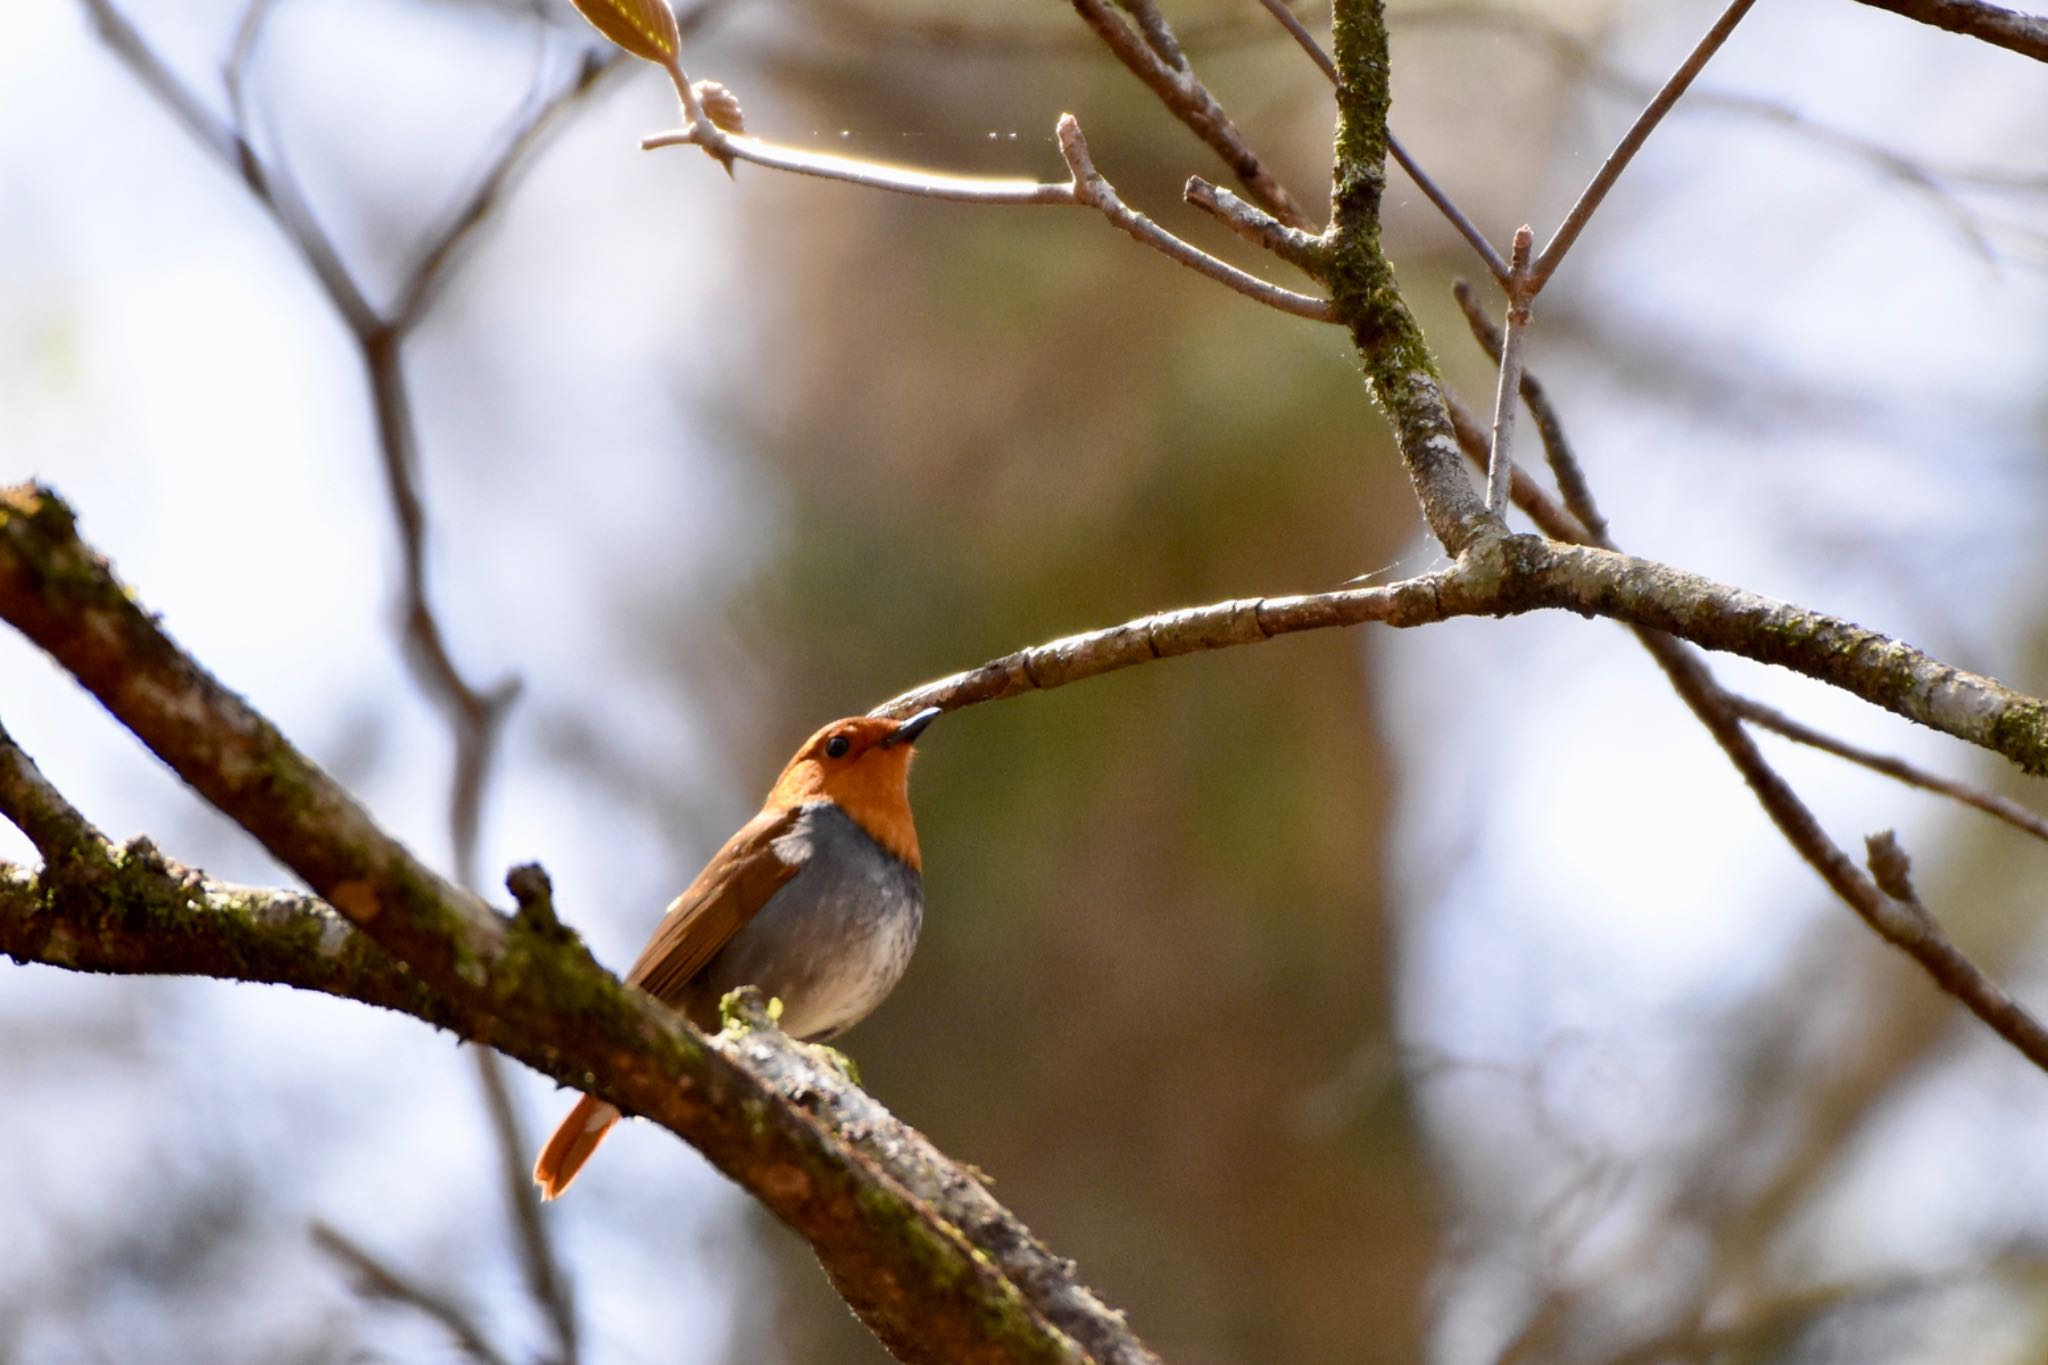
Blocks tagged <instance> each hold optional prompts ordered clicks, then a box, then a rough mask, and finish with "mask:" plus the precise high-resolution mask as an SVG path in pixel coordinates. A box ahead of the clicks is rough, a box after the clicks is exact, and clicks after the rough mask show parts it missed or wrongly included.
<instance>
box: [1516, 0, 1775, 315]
mask: <svg viewBox="0 0 2048 1365" xmlns="http://www.w3.org/2000/svg"><path fill="white" fill-rule="evenodd" d="M1755 3H1756V0H1734V3H1732V4H1730V5H1729V6H1728V8H1727V9H1726V10H1724V11H1722V13H1721V17H1720V18H1719V19H1717V20H1715V21H1714V26H1713V27H1712V28H1710V29H1708V30H1707V34H1706V36H1705V37H1704V38H1701V39H1700V41H1699V43H1698V44H1697V45H1695V46H1694V48H1693V50H1692V52H1691V54H1690V55H1688V56H1687V57H1686V59H1685V60H1684V61H1683V62H1681V63H1679V66H1678V69H1677V70H1676V71H1674V72H1672V73H1671V77H1670V79H1668V80H1666V81H1665V82H1664V85H1663V88H1662V89H1660V90H1659V91H1658V92H1657V93H1656V95H1655V96H1653V97H1652V98H1651V100H1650V102H1649V104H1648V105H1647V106H1645V107H1644V109H1643V112H1642V113H1640V114H1638V115H1637V116H1636V121H1635V123H1634V124H1633V125H1632V126H1631V127H1630V128H1629V130H1628V132H1627V133H1626V134H1625V135H1623V137H1622V139H1621V141H1620V142H1618V143H1616V144H1615V147H1614V150H1613V151H1612V152H1610V153H1608V155H1607V160H1605V161H1604V162H1602V163H1601V165H1600V169H1599V170H1598V171H1597V172H1595V173H1594V175H1593V179H1592V181H1591V182H1590V183H1589V184H1587V186H1586V188H1585V191H1584V192H1583V193H1581V194H1580V195H1579V200H1578V202H1577V203H1575V204H1573V205H1572V208H1571V212H1570V213H1567V214H1566V215H1565V217H1564V222H1562V223H1561V224H1559V225H1558V229H1557V235H1555V236H1554V237H1552V238H1551V239H1550V241H1549V242H1548V243H1547V244H1546V245H1545V246H1544V248H1543V251H1542V254H1541V255H1539V256H1537V258H1536V263H1535V265H1534V266H1533V267H1532V269H1531V272H1530V273H1531V282H1532V284H1533V286H1534V287H1533V290H1532V292H1541V290H1542V288H1543V286H1544V285H1545V284H1546V283H1548V282H1549V280H1550V277H1551V275H1552V274H1554V273H1555V272H1556V270H1557V267H1558V266H1559V265H1561V264H1563V262H1564V258H1565V253H1566V252H1568V251H1570V250H1571V249H1572V243H1574V242H1576V241H1578V239H1579V234H1580V233H1581V232H1583V231H1585V228H1586V224H1587V223H1589V222H1591V221H1592V220H1593V214H1594V212H1595V211H1597V210H1598V209H1599V207H1600V204H1601V201H1602V200H1604V199H1605V198H1606V197H1607V192H1608V191H1609V190H1611V189H1613V188H1614V182H1615V181H1617V180H1619V179H1620V178H1621V173H1622V172H1623V171H1624V170H1627V169H1628V163H1629V162H1630V161H1632V160H1634V159H1635V154H1636V153H1637V152H1638V151H1640V150H1642V146H1643V143H1644V142H1646V141H1648V139H1649V136H1650V134H1651V133H1652V132H1653V131H1654V130H1655V129H1656V127H1657V125H1658V124H1659V123H1660V122H1662V121H1663V119H1664V115H1665V114H1667V113H1669V112H1670V111H1671V106H1672V105H1674V104H1676V103H1678V99H1679V96H1681V95H1683V94H1684V93H1685V91H1686V87H1687V86H1689V85H1691V84H1692V82H1693V78H1694V77H1696V76H1698V75H1699V74H1700V71H1701V70H1702V69H1704V68H1705V66H1706V64H1707V62H1708V61H1709V60H1710V59H1711V58H1712V57H1713V55H1714V54H1715V53H1716V52H1718V51H1720V50H1721V45H1722V44H1723V43H1725V42H1726V41H1727V40H1728V35H1729V34H1731V33H1733V32H1734V31H1735V26H1736V25H1737V24H1739V23H1741V22H1742V18H1743V16H1744V15H1746V14H1748V13H1749V11H1750V7H1751V6H1752V5H1754V4H1755Z"/></svg>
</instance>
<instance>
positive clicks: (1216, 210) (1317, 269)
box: [1181, 175, 1326, 279]
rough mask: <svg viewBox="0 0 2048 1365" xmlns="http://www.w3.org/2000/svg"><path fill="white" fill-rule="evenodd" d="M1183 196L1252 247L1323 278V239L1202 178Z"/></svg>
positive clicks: (1193, 178) (1196, 177) (1191, 178)
mask: <svg viewBox="0 0 2048 1365" xmlns="http://www.w3.org/2000/svg"><path fill="white" fill-rule="evenodd" d="M1181 197H1182V198H1183V199H1185V200H1187V202H1188V203H1190V204H1193V205H1194V206H1195V207H1196V208H1198V209H1200V210H1202V211H1203V212H1204V213H1207V214H1209V215H1210V216H1211V217H1213V218H1215V219H1216V221H1217V222H1219V223H1221V224H1223V226H1225V227H1227V228H1229V229H1230V230H1231V231H1232V232H1234V233H1236V234H1237V235H1238V236H1240V237H1242V238H1244V239H1245V240H1246V241H1247V242H1250V243H1251V244H1252V245H1254V246H1260V247H1264V248H1265V249H1266V250H1268V251H1270V252H1272V253H1273V254H1274V255H1275V256H1278V257H1279V258H1280V259H1281V260H1283V261H1285V262H1287V263H1288V264H1289V265H1291V266H1294V267H1296V268H1297V269H1299V270H1301V271H1303V272H1305V273H1306V274H1308V275H1309V276H1311V277H1313V278H1315V279H1321V278H1322V276H1323V270H1324V266H1325V264H1326V255H1325V252H1324V250H1323V239H1322V238H1320V237H1317V236H1315V235H1314V234H1313V233H1308V232H1304V231H1302V230H1301V229H1300V228H1295V227H1289V226H1287V224H1285V223H1283V222H1281V221H1280V220H1279V219H1278V218H1275V217H1274V216H1273V215H1272V214H1270V213H1268V212H1266V211H1265V210H1264V209H1262V208H1260V207H1259V206H1258V205H1257V204H1253V203H1250V202H1249V201H1247V200H1244V199H1240V198H1238V197H1237V196H1236V195H1234V194H1232V193H1231V192H1230V191H1229V190H1226V189H1224V188H1222V187H1221V186H1219V185H1212V184H1210V183H1209V182H1208V181H1206V180H1204V179H1202V177H1201V176H1199V175H1191V176H1189V177H1188V183H1187V186H1186V187H1185V188H1184V189H1183V190H1182V191H1181Z"/></svg>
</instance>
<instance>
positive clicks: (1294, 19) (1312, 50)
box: [1259, 0, 1337, 85]
mask: <svg viewBox="0 0 2048 1365" xmlns="http://www.w3.org/2000/svg"><path fill="white" fill-rule="evenodd" d="M1259 3H1260V4H1262V5H1264V6H1265V7H1266V13H1268V14H1270V15H1272V16H1273V17H1274V18H1275V19H1277V20H1279V21H1280V27H1281V28H1283V29H1285V30H1287V36H1288V37H1290V38H1292V39H1294V45H1295V46H1296V47H1299V48H1300V49H1301V50H1302V51H1303V52H1306V53H1307V54H1308V59H1309V60H1310V61H1312V62H1314V63H1315V64H1316V67H1317V69H1318V70H1320V71H1321V72H1322V73H1323V75H1324V76H1326V77H1328V78H1329V81H1330V84H1332V85H1335V84H1336V83H1337V64H1336V63H1335V62H1333V61H1331V60H1330V54H1329V53H1327V52H1325V51H1323V45H1322V44H1321V43H1319V42H1317V41H1316V36H1315V35H1314V34H1313V33H1310V32H1309V31H1308V25H1306V24H1304V23H1302V22H1301V17H1300V16H1299V15H1297V14H1296V13H1295V12H1294V11H1293V10H1291V9H1289V8H1288V7H1287V0H1259Z"/></svg>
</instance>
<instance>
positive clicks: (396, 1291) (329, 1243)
mask: <svg viewBox="0 0 2048 1365" xmlns="http://www.w3.org/2000/svg"><path fill="white" fill-rule="evenodd" d="M311 1232H312V1237H313V1245H315V1246H317V1247H319V1248H320V1250H322V1251H324V1252H326V1253H327V1254H328V1255H329V1256H331V1257H333V1258H334V1259H335V1260H336V1261H338V1262H340V1263H341V1264H342V1265H343V1266H344V1267H346V1268H347V1270H348V1271H349V1273H350V1274H352V1275H354V1276H355V1278H356V1283H357V1284H358V1286H359V1287H360V1288H361V1290H362V1292H363V1293H365V1294H367V1295H370V1296H372V1297H374V1298H379V1299H388V1300H390V1301H391V1302H392V1303H402V1304H405V1305H406V1306H407V1307H410V1308H417V1309H418V1310H419V1311H420V1312H422V1313H424V1314H426V1315H427V1316H428V1317H430V1318H432V1319H433V1320H434V1321H435V1322H438V1323H440V1324H441V1326H442V1327H444V1328H446V1329H447V1331H448V1335H449V1336H451V1337H453V1338H455V1344H456V1345H457V1346H459V1347H461V1348H462V1351H463V1353H464V1354H465V1355H467V1356H468V1357H469V1358H470V1359H472V1360H475V1361H480V1362H481V1363H482V1365H511V1362H510V1361H509V1360H507V1359H506V1358H505V1357H504V1356H501V1355H499V1354H498V1352H497V1351H496V1350H495V1349H493V1347H492V1346H491V1343H490V1342H489V1341H488V1340H487V1339H486V1338H485V1337H484V1334H483V1333H482V1332H480V1331H478V1330H477V1326H476V1323H474V1322H473V1321H471V1320H470V1316H469V1313H468V1311H467V1310H466V1309H464V1308H463V1307H462V1306H461V1305H460V1304H458V1303H456V1302H455V1301H454V1300H453V1299H451V1298H449V1297H447V1296H446V1295H444V1294H437V1293H435V1292H434V1291H433V1290H431V1289H428V1288H427V1287H426V1286H425V1285H422V1284H419V1283H417V1282H416V1281H414V1280H413V1279H412V1278H411V1277H409V1276H406V1275H402V1274H400V1273H399V1272H398V1271H396V1270H394V1269H392V1268H391V1267H390V1266H388V1265H386V1264H385V1263H384V1262H382V1261H380V1260H378V1259H377V1258H376V1257H375V1256H372V1255H371V1254H370V1253H369V1252H368V1251H365V1250H364V1249H363V1248H362V1247H361V1246H359V1245H357V1244H356V1243H355V1242H354V1241H352V1240H351V1239H350V1238H348V1237H345V1236H343V1235H342V1234H341V1232H340V1231H339V1230H337V1229H336V1228H334V1227H333V1226H332V1225H330V1224H328V1223H323V1222H315V1223H314V1224H313V1226H312V1229H311Z"/></svg>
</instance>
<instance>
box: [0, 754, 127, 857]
mask: <svg viewBox="0 0 2048 1365" xmlns="http://www.w3.org/2000/svg"><path fill="white" fill-rule="evenodd" d="M0 816H5V817H6V818H7V819H8V820H9V821H10V822H11V823H12V824H13V825H14V827H15V828H16V829H19V830H20V831H21V832H22V833H23V834H25V835H27V836H28V841H29V842H30V843H31V844H34V845H35V848H36V852H38V853H40V854H42V855H43V862H44V863H45V864H49V865H55V864H60V863H68V862H75V861H77V860H79V859H80V858H81V857H83V858H85V859H88V860H90V861H94V862H98V861H101V860H103V859H104V857H105V854H106V852H107V842H106V837H105V836H104V835H102V834H101V833H100V832H99V831H98V830H97V829H95V828H93V827H92V826H91V825H90V824H88V823H87V821H86V818H85V817H84V816H83V815H81V814H79V812H78V809H77V807H75V806H73V805H72V804H71V803H70V802H69V801H68V800H66V799H65V797H64V794H63V793H62V792H60V791H58V790H57V788H56V787H55V786H53V785H52V784H51V782H50V780H49V779H48V778H46V777H44V776H43V774H42V770H41V769H40V768H38V767H36V765H35V762H34V761H33V760H32V759H30V758H29V756H28V755H27V754H26V753H24V752H23V751H22V749H21V747H20V746H19V745H17V744H16V743H15V742H14V737H13V736H12V735H9V734H8V733H7V728H6V726H4V725H0Z"/></svg>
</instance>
